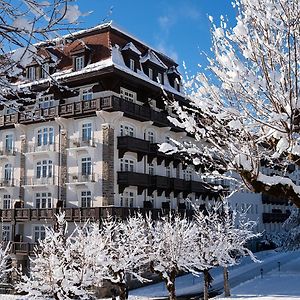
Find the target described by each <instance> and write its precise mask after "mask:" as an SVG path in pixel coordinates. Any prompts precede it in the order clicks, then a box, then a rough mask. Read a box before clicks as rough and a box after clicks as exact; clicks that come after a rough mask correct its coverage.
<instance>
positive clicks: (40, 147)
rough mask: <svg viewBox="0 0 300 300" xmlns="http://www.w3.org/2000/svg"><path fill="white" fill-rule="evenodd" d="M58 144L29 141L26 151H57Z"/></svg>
mask: <svg viewBox="0 0 300 300" xmlns="http://www.w3.org/2000/svg"><path fill="white" fill-rule="evenodd" d="M56 146H57V145H56V144H55V143H52V144H47V145H39V144H37V143H28V144H27V147H26V150H25V152H26V153H36V152H54V151H56V150H57V149H56V148H57V147H56Z"/></svg>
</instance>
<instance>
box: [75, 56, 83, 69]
mask: <svg viewBox="0 0 300 300" xmlns="http://www.w3.org/2000/svg"><path fill="white" fill-rule="evenodd" d="M83 68H84V56H83V55H82V56H77V57H75V71H80V70H82V69H83Z"/></svg>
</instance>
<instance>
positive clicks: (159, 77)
mask: <svg viewBox="0 0 300 300" xmlns="http://www.w3.org/2000/svg"><path fill="white" fill-rule="evenodd" d="M157 81H158V83H160V84H163V77H162V74H161V73H160V72H158V73H157Z"/></svg>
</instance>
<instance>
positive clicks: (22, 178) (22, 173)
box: [19, 135, 27, 206]
mask: <svg viewBox="0 0 300 300" xmlns="http://www.w3.org/2000/svg"><path fill="white" fill-rule="evenodd" d="M20 138H21V151H20V189H19V199H20V201H21V204H22V206H23V205H24V187H23V185H24V184H25V180H26V177H25V176H26V174H25V167H26V165H25V164H26V161H25V159H26V158H25V154H24V153H25V152H26V146H27V145H26V135H21V136H20Z"/></svg>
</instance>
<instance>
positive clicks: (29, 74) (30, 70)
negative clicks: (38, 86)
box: [27, 67, 36, 80]
mask: <svg viewBox="0 0 300 300" xmlns="http://www.w3.org/2000/svg"><path fill="white" fill-rule="evenodd" d="M27 78H28V79H29V80H35V79H36V70H35V67H28V69H27Z"/></svg>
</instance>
